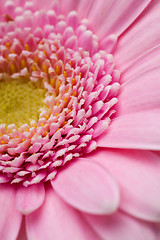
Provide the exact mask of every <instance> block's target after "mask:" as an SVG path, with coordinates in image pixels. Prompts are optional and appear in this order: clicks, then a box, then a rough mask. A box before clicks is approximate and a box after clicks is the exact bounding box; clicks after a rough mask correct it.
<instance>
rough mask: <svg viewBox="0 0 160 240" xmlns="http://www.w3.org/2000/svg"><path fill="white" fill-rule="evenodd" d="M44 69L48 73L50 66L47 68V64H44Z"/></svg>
mask: <svg viewBox="0 0 160 240" xmlns="http://www.w3.org/2000/svg"><path fill="white" fill-rule="evenodd" d="M42 70H43V72H45V73H48V68H47V65H46V64H43V65H42Z"/></svg>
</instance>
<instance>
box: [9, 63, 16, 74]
mask: <svg viewBox="0 0 160 240" xmlns="http://www.w3.org/2000/svg"><path fill="white" fill-rule="evenodd" d="M10 69H11V72H12V73H15V72H16V71H17V70H16V66H15V65H14V63H11V64H10Z"/></svg>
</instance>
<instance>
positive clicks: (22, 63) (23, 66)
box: [21, 58, 26, 69]
mask: <svg viewBox="0 0 160 240" xmlns="http://www.w3.org/2000/svg"><path fill="white" fill-rule="evenodd" d="M21 67H22V69H23V68H25V67H26V61H25V60H24V59H23V58H22V59H21Z"/></svg>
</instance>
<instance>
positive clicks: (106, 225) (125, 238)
mask: <svg viewBox="0 0 160 240" xmlns="http://www.w3.org/2000/svg"><path fill="white" fill-rule="evenodd" d="M83 216H84V217H85V219H86V220H87V221H88V223H89V224H90V225H91V227H92V228H93V229H94V230H95V232H97V234H98V235H99V236H100V237H101V238H103V239H106V240H108V239H109V240H158V238H157V237H158V229H156V227H155V226H154V227H153V224H151V223H147V222H142V221H139V220H137V219H135V218H132V217H131V216H128V215H126V214H124V213H122V212H116V213H115V214H113V215H111V216H94V215H87V214H84V215H83Z"/></svg>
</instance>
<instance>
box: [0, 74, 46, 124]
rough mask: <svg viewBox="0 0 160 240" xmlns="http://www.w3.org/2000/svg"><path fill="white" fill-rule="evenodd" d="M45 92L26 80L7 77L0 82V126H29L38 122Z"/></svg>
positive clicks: (43, 105)
mask: <svg viewBox="0 0 160 240" xmlns="http://www.w3.org/2000/svg"><path fill="white" fill-rule="evenodd" d="M45 93H46V90H45V89H42V88H40V87H39V86H37V84H35V83H33V82H31V81H29V79H27V78H22V77H21V78H20V77H19V79H12V78H11V77H9V76H8V75H6V76H5V79H3V80H1V81H0V124H3V123H5V124H6V125H9V124H15V125H16V126H17V127H20V126H21V125H22V124H25V123H27V124H30V121H32V120H35V121H38V119H39V114H40V108H42V107H45V104H44V101H43V100H44V98H45Z"/></svg>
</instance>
